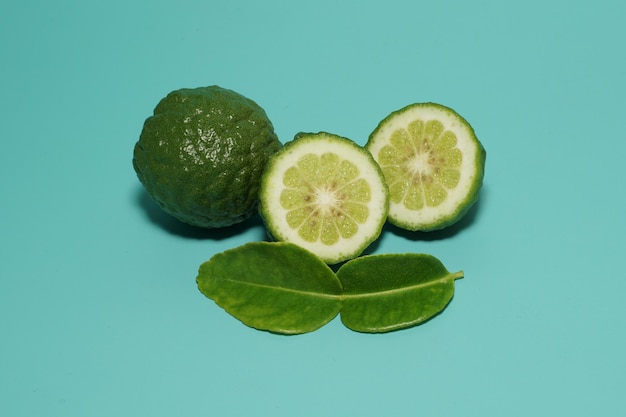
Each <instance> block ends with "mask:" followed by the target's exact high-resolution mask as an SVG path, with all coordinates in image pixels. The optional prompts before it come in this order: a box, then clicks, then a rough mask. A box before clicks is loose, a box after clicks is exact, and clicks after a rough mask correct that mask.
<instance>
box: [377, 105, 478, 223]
mask: <svg viewBox="0 0 626 417" xmlns="http://www.w3.org/2000/svg"><path fill="white" fill-rule="evenodd" d="M365 147H366V148H367V149H368V150H369V151H370V152H371V153H372V155H373V156H374V159H375V160H376V162H378V164H379V165H380V167H381V169H382V170H383V173H384V174H385V180H386V182H387V184H388V185H389V194H390V203H389V222H390V223H392V224H395V225H396V226H398V227H401V228H404V229H407V230H414V231H415V230H421V231H430V230H437V229H442V228H444V227H447V226H450V225H451V224H453V223H455V222H456V221H458V220H459V219H460V218H461V217H463V215H464V214H465V213H467V211H468V210H469V208H470V207H471V206H472V205H473V204H474V203H475V202H476V200H477V199H478V195H479V192H480V189H481V187H482V183H483V176H484V172H485V157H486V152H485V149H484V148H483V146H482V144H481V143H480V141H479V140H478V138H477V137H476V134H475V133H474V130H473V129H472V127H471V126H470V124H469V123H468V122H467V121H466V120H465V119H464V118H462V117H461V116H460V115H459V114H458V113H456V112H455V111H454V110H452V109H451V108H448V107H445V106H442V105H440V104H435V103H416V104H411V105H409V106H406V107H404V108H402V109H400V110H397V111H395V112H393V113H391V114H390V115H389V116H387V117H386V118H385V119H384V120H383V121H381V122H380V123H379V125H378V126H377V127H376V129H375V130H374V132H373V133H372V134H371V135H370V137H369V140H368V142H367V144H366V146H365Z"/></svg>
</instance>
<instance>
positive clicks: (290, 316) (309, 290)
mask: <svg viewBox="0 0 626 417" xmlns="http://www.w3.org/2000/svg"><path fill="white" fill-rule="evenodd" d="M196 282H197V284H198V289H199V290H200V292H202V293H203V294H204V295H205V296H206V297H208V298H210V299H212V300H213V301H215V303H216V304H217V305H219V306H220V307H222V308H223V309H224V310H225V311H226V312H228V313H229V314H231V315H232V316H233V317H235V318H236V319H238V320H240V321H241V322H242V323H244V324H245V325H247V326H250V327H253V328H255V329H258V330H266V331H270V332H274V333H281V334H300V333H307V332H311V331H314V330H317V329H319V328H320V327H322V326H324V325H325V324H326V323H328V322H329V321H331V320H332V319H333V318H334V317H335V316H336V315H337V314H338V312H339V309H340V308H341V290H342V289H341V284H340V283H339V280H338V279H337V277H336V275H335V274H334V273H333V271H332V270H331V269H330V268H329V267H328V266H327V265H326V264H325V263H324V262H322V260H320V259H319V258H317V257H316V256H315V255H313V254H312V253H310V252H308V251H306V250H305V249H303V248H301V247H299V246H297V245H294V244H291V243H285V242H251V243H247V244H244V245H242V246H239V247H237V248H234V249H230V250H227V251H225V252H222V253H219V254H216V255H214V256H213V257H212V258H211V259H210V260H209V261H207V262H205V263H203V264H202V265H200V267H199V270H198V276H197V277H196Z"/></svg>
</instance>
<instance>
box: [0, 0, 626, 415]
mask: <svg viewBox="0 0 626 417" xmlns="http://www.w3.org/2000/svg"><path fill="white" fill-rule="evenodd" d="M7 3H9V4H7ZM624 18H626V3H625V2H623V1H620V0H614V1H608V0H598V1H595V2H589V1H584V2H582V1H578V0H573V1H572V0H568V1H550V0H542V1H535V0H530V1H523V2H515V3H507V2H501V1H495V0H493V1H491V0H484V1H442V2H432V1H431V2H419V1H405V2H400V1H393V0H390V1H387V2H384V3H383V2H367V1H365V2H363V1H327V0H321V1H317V2H302V4H300V3H298V2H288V1H264V2H253V1H237V2H207V1H178V2H172V1H167V2H165V1H130V2H128V1H124V2H122V1H116V0H113V1H108V2H90V1H64V0H61V1H57V2H43V1H23V2H19V3H18V2H4V3H2V5H0V63H1V65H0V68H2V76H1V77H0V91H2V99H1V100H0V119H1V123H0V138H1V140H2V150H1V151H0V195H1V196H2V197H1V198H2V204H1V205H0V210H1V213H2V215H1V216H0V231H1V232H0V239H1V240H0V245H1V248H0V337H1V343H0V415H3V416H11V417H27V416H28V417H30V416H33V417H35V416H63V417H74V416H77V417H78V416H81V417H84V416H90V417H91V416H96V417H97V416H137V415H145V416H151V417H160V416H173V415H179V416H205V415H211V416H222V417H227V416H273V417H280V416H299V417H306V416H342V417H343V416H359V417H367V416H409V415H410V416H417V415H428V416H470V415H475V416H484V417H487V416H494V417H495V416H498V417H500V416H529V415H550V416H590V415H597V416H617V415H618V414H619V413H621V412H623V410H624V409H625V408H626V396H624V394H623V388H624V386H625V385H626V359H624V352H625V351H626V334H625V329H624V318H625V317H626V303H625V302H624V294H625V293H626V279H625V278H626V277H625V276H624V264H623V262H624V259H625V258H626V256H625V255H626V238H625V236H626V220H625V217H624V214H623V213H624V207H625V206H626V191H625V187H624V168H623V166H624V158H626V133H625V130H624V110H625V109H626V99H625V97H626V54H625V53H624V52H623V51H624V48H623V43H624V39H626V26H625V25H624ZM212 84H218V85H221V86H223V87H226V88H230V89H234V90H236V91H238V92H240V93H242V94H244V95H246V96H248V97H250V98H252V99H254V100H255V101H257V102H258V103H259V104H260V105H261V106H262V107H264V108H265V110H266V111H267V113H268V115H269V117H270V118H271V119H272V121H273V123H274V125H275V128H276V132H277V134H278V135H279V137H280V139H281V141H283V142H286V141H288V140H290V139H291V138H293V136H294V135H295V134H296V133H297V132H299V131H328V132H333V133H336V134H340V135H342V136H346V137H349V138H352V139H353V140H355V141H356V142H358V143H360V144H364V143H365V141H366V139H367V136H368V135H369V133H370V132H371V131H372V130H373V129H374V128H375V126H376V124H377V123H378V121H379V120H381V119H382V118H383V117H385V116H386V115H387V114H388V113H389V112H391V111H393V110H396V109H398V108H400V107H403V106H404V105H407V104H409V103H413V102H422V101H434V102H439V103H441V104H445V105H447V106H450V107H452V108H454V109H456V110H457V111H458V112H459V113H460V114H461V115H463V116H464V117H465V118H466V119H467V120H469V121H470V123H471V124H472V125H473V126H474V128H475V130H476V132H477V135H478V137H479V138H480V140H481V141H482V143H483V144H484V146H485V148H486V149H487V152H488V156H487V168H486V178H485V187H484V189H483V192H482V194H481V198H480V202H479V204H478V205H477V206H476V207H475V208H474V209H473V210H472V211H471V212H470V213H469V215H468V216H467V217H466V218H465V219H464V220H463V221H462V222H461V223H460V224H459V225H457V226H455V227H454V228H452V229H449V230H447V231H444V232H440V233H434V234H428V235H425V234H413V233H405V232H401V231H399V230H397V229H395V228H391V227H388V228H386V229H385V232H384V234H383V236H382V237H381V239H380V240H379V241H378V242H377V243H376V245H375V246H374V247H373V248H372V249H371V251H372V252H374V253H389V252H426V253H430V254H433V255H435V256H437V257H438V258H439V259H441V260H442V261H443V262H444V264H446V266H447V267H448V268H449V269H450V270H460V269H462V270H464V271H465V278H464V279H462V280H459V281H457V283H456V293H455V297H454V299H453V301H452V303H451V304H450V305H449V306H448V308H447V309H446V310H445V311H444V312H443V314H441V315H440V316H438V317H436V318H435V319H434V320H432V321H429V322H427V323H425V324H424V325H422V326H418V327H414V328H411V329H408V330H403V331H398V332H395V333H389V334H383V335H366V334H360V333H355V332H352V331H350V330H348V329H346V328H345V327H343V325H342V324H341V322H340V321H339V320H338V319H335V320H334V321H332V322H331V323H329V324H328V325H327V326H325V327H323V328H322V329H320V330H318V331H316V332H314V333H310V334H306V335H302V336H291V337H285V336H277V335H273V334H269V333H265V332H260V331H257V330H253V329H251V328H248V327H246V326H244V325H242V324H241V323H240V322H238V321H237V320H235V319H234V318H232V317H231V316H229V315H228V314H226V313H225V312H224V311H223V310H221V309H220V308H219V307H217V306H216V305H215V304H214V303H213V302H212V301H210V300H208V299H206V298H205V297H204V296H203V295H202V294H200V293H199V291H198V290H197V288H196V284H195V276H196V271H197V268H198V266H199V265H200V264H201V263H202V262H204V261H205V260H208V259H209V258H210V257H211V256H212V255H213V254H215V253H218V252H221V251H223V250H226V249H229V248H233V247H235V246H238V245H240V244H243V243H244V242H248V241H252V240H262V239H264V236H265V232H264V229H263V227H262V225H261V223H260V222H259V221H258V219H254V220H252V221H250V222H248V223H246V224H244V225H241V226H238V227H234V228H230V229H227V230H221V231H217V232H212V233H204V232H199V231H196V230H194V229H192V228H190V227H186V226H182V225H180V224H178V223H177V222H176V221H175V220H172V219H171V218H169V217H168V216H167V215H164V214H162V213H161V212H160V210H159V209H158V208H157V207H156V206H155V205H154V204H153V203H152V202H151V201H150V200H149V198H148V197H146V194H145V193H144V191H143V189H142V188H141V185H140V184H139V182H138V180H137V178H136V176H135V173H134V171H133V169H132V166H131V158H132V149H133V146H134V143H135V141H136V140H137V138H138V136H139V133H140V131H141V127H142V124H143V120H144V119H145V118H146V117H148V116H149V115H150V114H151V112H152V110H153V108H154V106H155V105H156V103H157V102H158V100H160V99H161V98H162V97H163V96H164V95H166V94H167V93H168V92H170V91H172V90H174V89H178V88H182V87H197V86H204V85H212Z"/></svg>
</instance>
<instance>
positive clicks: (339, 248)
mask: <svg viewBox="0 0 626 417" xmlns="http://www.w3.org/2000/svg"><path fill="white" fill-rule="evenodd" d="M388 206H389V195H388V189H387V185H386V184H385V180H384V177H383V173H382V172H381V170H380V168H379V166H378V165H377V164H376V162H375V161H374V159H373V158H372V155H371V154H370V153H369V152H368V151H366V150H365V149H364V148H362V147H361V146H359V145H357V144H356V143H354V142H353V141H351V140H349V139H347V138H343V137H340V136H337V135H333V134H330V133H324V132H320V133H302V134H298V135H296V138H295V139H294V140H293V141H291V142H289V143H287V144H285V146H284V147H283V148H282V149H281V150H280V151H278V152H277V153H276V154H274V155H273V156H272V157H271V158H270V161H269V162H268V164H267V167H266V170H265V172H264V173H263V178H262V181H261V190H260V206H259V210H260V213H261V216H262V217H263V219H264V221H265V224H266V226H267V229H268V231H269V233H270V234H271V235H272V236H273V237H274V238H275V239H276V240H279V241H286V242H291V243H295V244H297V245H299V246H302V247H304V248H305V249H308V250H309V251H311V252H313V253H314V254H316V255H317V256H319V257H320V258H321V259H322V260H324V261H325V262H326V263H329V264H336V263H339V262H342V261H345V260H347V259H352V258H354V257H356V256H358V255H359V254H360V253H361V252H363V250H364V249H365V248H366V247H367V246H368V245H369V244H370V243H372V242H373V241H374V240H376V238H378V236H379V235H380V233H381V230H382V227H383V225H384V223H385V220H386V218H387V211H388Z"/></svg>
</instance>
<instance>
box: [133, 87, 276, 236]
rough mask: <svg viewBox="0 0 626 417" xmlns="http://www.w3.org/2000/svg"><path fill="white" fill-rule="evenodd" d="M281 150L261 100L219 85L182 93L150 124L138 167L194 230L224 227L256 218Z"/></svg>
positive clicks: (161, 200) (151, 189)
mask: <svg viewBox="0 0 626 417" xmlns="http://www.w3.org/2000/svg"><path fill="white" fill-rule="evenodd" d="M280 147H281V144H280V142H279V140H278V138H277V136H276V134H275V133H274V127H273V125H272V123H271V121H270V120H269V119H268V117H267V115H266V113H265V111H264V110H263V109H262V108H261V107H260V106H259V105H258V104H257V103H255V102H254V101H252V100H250V99H248V98H246V97H244V96H243V95H241V94H239V93H237V92H235V91H232V90H228V89H224V88H221V87H218V86H210V87H200V88H193V89H180V90H176V91H173V92H171V93H170V94H168V95H167V96H166V97H165V98H163V99H162V100H161V101H160V102H159V103H158V105H157V106H156V108H155V109H154V115H153V116H150V117H148V118H147V119H146V121H145V123H144V126H143V130H142V132H141V136H140V138H139V141H138V142H137V144H136V145H135V149H134V157H133V166H134V168H135V171H136V173H137V176H138V177H139V180H140V181H141V183H142V184H143V185H144V187H145V189H146V190H147V192H148V194H149V195H150V196H151V197H152V199H153V200H154V201H155V202H156V203H157V204H158V205H159V206H161V208H162V209H163V210H165V211H166V212H167V213H169V214H171V215H172V216H174V217H176V218H177V219H179V220H181V221H182V222H185V223H188V224H191V225H194V226H200V227H206V228H215V227H223V226H229V225H232V224H235V223H239V222H241V221H243V220H246V219H247V218H249V217H250V216H252V215H253V214H255V213H256V210H257V204H258V192H259V184H260V178H261V174H262V172H263V169H264V167H265V164H266V162H267V160H268V158H269V157H270V155H272V154H273V153H274V152H276V151H277V150H278V149H279V148H280Z"/></svg>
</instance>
